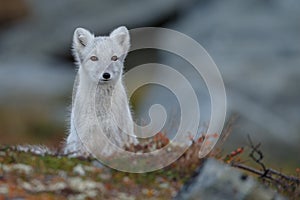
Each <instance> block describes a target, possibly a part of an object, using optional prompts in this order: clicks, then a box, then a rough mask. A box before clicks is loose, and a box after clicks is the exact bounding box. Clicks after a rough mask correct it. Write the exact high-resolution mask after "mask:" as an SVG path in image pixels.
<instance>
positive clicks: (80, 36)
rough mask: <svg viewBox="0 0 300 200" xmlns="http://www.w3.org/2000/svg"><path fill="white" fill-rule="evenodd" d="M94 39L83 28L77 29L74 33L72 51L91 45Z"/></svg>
mask: <svg viewBox="0 0 300 200" xmlns="http://www.w3.org/2000/svg"><path fill="white" fill-rule="evenodd" d="M93 39H94V35H93V34H91V33H90V32H89V31H88V30H86V29H84V28H77V29H76V30H75V31H74V36H73V45H74V49H76V50H81V49H83V48H84V47H86V46H87V45H89V44H91V43H92V41H93Z"/></svg>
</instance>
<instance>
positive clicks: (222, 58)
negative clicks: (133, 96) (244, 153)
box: [0, 0, 300, 169]
mask: <svg viewBox="0 0 300 200" xmlns="http://www.w3.org/2000/svg"><path fill="white" fill-rule="evenodd" d="M299 9H300V3H299V2H298V1H297V0H285V1H280V0H272V1H271V0H243V1H242V0H230V1H224V2H223V1H218V0H211V1H208V0H186V1H180V0H164V1H159V0H152V1H146V0H140V1H134V0H128V1H121V0H101V1H97V0H91V1H88V2H85V1H79V0H72V1H71V0H65V1H60V0H53V1H46V0H39V1H33V0H11V1H5V0H0V142H1V143H2V144H16V143H44V144H48V145H52V146H57V145H59V143H60V141H61V140H62V138H64V137H65V132H66V130H67V125H66V124H67V122H66V118H67V116H68V108H67V107H68V106H69V105H70V102H71V93H72V86H73V80H74V78H75V74H76V71H75V66H74V64H73V59H72V56H71V51H70V47H71V40H72V34H73V31H74V29H75V28H76V27H78V26H81V27H85V28H88V29H90V30H93V32H94V33H96V34H101V35H104V34H108V33H109V32H110V31H111V30H113V29H114V28H115V27H117V26H119V25H126V26H127V27H128V28H136V27H143V26H162V27H167V28H172V29H175V30H178V31H180V32H182V33H185V34H187V35H189V36H191V37H192V38H194V39H195V40H197V41H198V42H199V43H200V44H201V45H202V46H203V47H204V48H205V49H206V50H207V51H208V53H209V54H210V55H211V57H212V58H213V59H214V61H215V62H216V64H217V66H218V67H219V69H220V71H221V74H222V76H223V79H224V82H225V87H226V90H227V95H228V96H227V98H228V99H227V100H228V117H230V115H231V114H233V113H236V114H237V115H238V116H239V118H238V121H236V123H235V126H234V129H233V133H232V135H231V136H230V138H229V141H228V142H227V144H226V145H227V146H226V147H225V148H227V149H228V150H233V149H234V148H236V147H239V146H243V145H246V144H247V140H246V135H247V134H249V135H251V137H252V138H253V139H254V140H255V141H259V142H261V143H262V144H263V148H262V149H263V150H264V152H265V157H266V159H267V160H268V161H269V162H272V163H275V164H276V165H278V167H279V168H280V167H288V168H290V169H293V168H295V166H299V165H300V157H299V153H300V146H299V142H300V135H299V132H300V125H299V124H300V92H299V86H300V66H299V65H300V45H299V44H300V23H299V21H300V13H299ZM162 55H163V54H161V55H160V56H159V55H157V53H156V52H152V51H149V52H147V51H143V52H140V53H137V52H133V53H130V54H129V56H128V59H127V60H128V62H127V63H126V67H127V68H130V67H132V66H135V65H137V64H141V63H146V62H150V61H151V62H153V61H157V62H163V63H166V64H169V65H170V66H173V67H175V68H176V67H177V68H180V67H181V68H182V66H183V65H186V64H185V63H184V62H183V61H178V60H176V58H174V56H170V55H166V56H162ZM154 75H155V72H154ZM191 81H192V82H193V80H191ZM202 85H203V84H199V90H200V94H201V92H202V91H204V90H205V87H204V85H203V86H202ZM153 92H154V93H153ZM163 93H165V92H164V91H154V90H150V93H149V95H146V94H144V95H143V96H144V98H142V100H140V102H139V104H140V105H141V104H143V103H144V104H151V100H152V99H151V98H152V97H153V96H157V97H159V96H160V95H159V94H163ZM204 93H205V92H204ZM200 96H201V95H200ZM145 97H146V98H145ZM163 99H164V97H162V101H164V100H163ZM203 99H204V100H203V102H204V103H203V105H201V106H203V108H204V109H203V110H204V113H205V114H204V116H205V115H208V114H209V112H208V111H205V110H207V107H209V102H208V100H209V98H207V94H206V95H205V94H204V95H203ZM207 99H208V100H207ZM207 102H208V103H207ZM134 104H137V103H134ZM207 105H208V106H207ZM137 107H138V106H137ZM204 119H205V118H204Z"/></svg>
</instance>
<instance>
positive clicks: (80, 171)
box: [73, 164, 85, 176]
mask: <svg viewBox="0 0 300 200" xmlns="http://www.w3.org/2000/svg"><path fill="white" fill-rule="evenodd" d="M73 173H75V174H78V175H80V176H84V175H85V171H84V169H83V167H82V165H81V164H78V165H76V166H75V167H74V168H73Z"/></svg>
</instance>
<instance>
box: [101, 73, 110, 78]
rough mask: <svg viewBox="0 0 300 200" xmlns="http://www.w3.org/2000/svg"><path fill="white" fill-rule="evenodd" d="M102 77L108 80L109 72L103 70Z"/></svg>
mask: <svg viewBox="0 0 300 200" xmlns="http://www.w3.org/2000/svg"><path fill="white" fill-rule="evenodd" d="M102 77H103V79H105V80H108V79H110V73H107V72H105V73H103V75H102Z"/></svg>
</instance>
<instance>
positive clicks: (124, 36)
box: [109, 26, 130, 54]
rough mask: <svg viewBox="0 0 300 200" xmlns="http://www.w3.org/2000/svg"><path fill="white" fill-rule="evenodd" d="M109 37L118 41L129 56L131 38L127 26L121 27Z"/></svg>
mask: <svg viewBox="0 0 300 200" xmlns="http://www.w3.org/2000/svg"><path fill="white" fill-rule="evenodd" d="M109 37H110V38H111V39H113V40H114V41H116V42H117V44H118V45H120V47H121V48H122V50H123V53H124V54H127V52H128V51H129V48H130V36H129V31H128V29H127V28H126V27H125V26H120V27H119V28H117V29H115V30H114V31H113V32H111V34H110V35H109Z"/></svg>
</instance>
